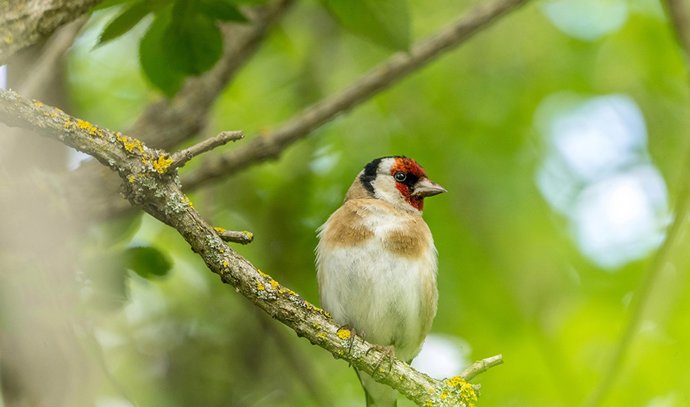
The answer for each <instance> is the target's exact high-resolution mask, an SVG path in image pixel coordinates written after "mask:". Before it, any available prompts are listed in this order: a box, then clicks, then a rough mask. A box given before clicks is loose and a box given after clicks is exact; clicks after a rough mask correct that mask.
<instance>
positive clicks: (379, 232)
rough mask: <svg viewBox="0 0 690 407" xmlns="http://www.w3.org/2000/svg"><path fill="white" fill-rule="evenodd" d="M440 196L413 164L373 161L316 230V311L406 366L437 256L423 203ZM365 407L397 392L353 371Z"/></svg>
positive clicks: (426, 318) (416, 346)
mask: <svg viewBox="0 0 690 407" xmlns="http://www.w3.org/2000/svg"><path fill="white" fill-rule="evenodd" d="M443 192H446V190H445V189H444V188H443V187H441V186H440V185H438V184H436V183H435V182H432V181H430V180H429V178H427V175H426V173H425V172H424V169H422V167H421V166H419V164H417V162H415V160H413V159H411V158H407V157H404V156H392V157H382V158H377V159H375V160H373V161H372V162H370V163H369V164H367V165H366V166H365V167H364V169H363V170H362V171H361V172H360V173H359V174H358V175H357V177H356V178H355V181H354V182H353V183H352V186H350V189H349V190H348V191H347V195H346V196H345V202H344V203H343V204H342V206H340V208H338V209H337V210H336V211H335V212H334V213H333V214H332V215H331V216H330V217H329V218H328V220H327V221H326V223H324V224H323V226H321V227H320V228H319V230H318V237H319V243H318V245H317V247H316V268H317V278H318V284H319V295H320V297H321V306H322V307H323V308H324V309H325V310H326V311H328V312H330V314H331V315H332V316H333V319H334V320H335V321H336V322H337V323H338V324H341V325H343V326H347V327H349V328H351V329H353V330H354V331H355V332H357V333H358V334H360V335H362V336H364V338H365V339H366V340H367V341H369V342H371V343H373V344H376V345H381V346H385V347H389V349H392V350H393V352H394V354H395V356H396V357H398V358H399V359H402V360H404V361H406V362H407V363H410V362H411V361H412V359H413V358H414V357H415V356H416V355H417V353H419V350H420V348H421V346H422V343H423V342H424V338H425V337H426V335H427V333H428V332H429V329H430V328H431V323H432V321H433V319H434V316H435V315H436V302H437V298H438V292H437V289H436V270H437V253H436V247H435V246H434V241H433V238H432V236H431V231H430V230H429V227H428V226H427V224H426V222H424V220H423V219H422V209H423V207H424V198H426V197H429V196H433V195H438V194H440V193H443ZM357 375H358V377H359V379H360V382H361V383H362V387H363V388H364V392H365V395H366V401H367V406H369V407H373V406H376V407H390V406H396V405H397V396H398V394H397V392H396V391H395V390H393V389H391V388H390V387H388V386H386V385H383V384H379V383H377V382H375V381H374V380H373V379H372V378H371V376H369V375H368V374H366V373H364V372H357Z"/></svg>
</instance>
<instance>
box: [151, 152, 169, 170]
mask: <svg viewBox="0 0 690 407" xmlns="http://www.w3.org/2000/svg"><path fill="white" fill-rule="evenodd" d="M172 162H173V160H172V159H171V158H170V157H168V156H167V155H165V154H161V155H159V156H158V159H157V160H155V161H154V162H153V163H152V165H153V169H154V170H156V172H158V173H159V174H165V172H166V171H167V170H168V167H170V164H172Z"/></svg>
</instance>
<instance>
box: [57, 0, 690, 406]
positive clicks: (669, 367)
mask: <svg viewBox="0 0 690 407" xmlns="http://www.w3.org/2000/svg"><path fill="white" fill-rule="evenodd" d="M410 3H411V4H410V6H411V12H412V13H411V14H412V17H413V38H414V39H416V40H418V39H421V38H424V37H425V36H427V35H429V34H431V33H433V32H435V31H437V30H438V29H440V28H441V27H443V26H445V25H446V24H448V23H450V22H451V21H452V20H453V19H454V18H455V17H454V16H460V15H461V14H462V12H463V11H465V10H467V9H469V8H470V7H471V6H473V5H475V4H476V3H478V2H468V1H448V0H432V1H419V0H413V1H411V2H410ZM555 3H556V2H548V1H537V2H531V3H530V4H528V5H527V6H526V7H524V8H522V9H520V10H519V11H517V12H515V13H514V14H511V15H510V16H508V17H506V18H504V19H502V20H501V21H500V22H498V23H497V24H496V25H495V26H493V27H491V28H490V29H488V30H486V31H484V32H481V33H480V34H479V35H477V36H476V38H474V39H472V40H471V41H470V42H468V43H467V44H466V45H464V46H463V47H462V48H461V49H458V50H455V51H452V52H450V53H448V54H447V55H445V56H443V57H442V58H441V59H440V60H438V61H436V62H434V63H433V64H431V65H430V66H428V67H427V68H425V69H423V70H421V71H419V72H416V73H414V74H413V75H411V76H409V77H408V78H407V79H405V80H404V81H403V82H401V83H400V84H398V85H397V86H395V87H393V88H392V89H390V90H388V91H386V92H384V93H382V94H380V95H379V96H376V97H375V98H373V99H372V100H370V101H369V102H367V103H365V104H363V105H361V106H359V107H357V108H356V109H354V110H353V111H351V112H348V113H346V114H342V115H340V116H339V117H338V118H337V119H335V120H334V121H332V122H330V123H328V124H327V125H325V126H323V127H321V128H319V129H317V130H316V131H314V132H313V134H312V135H311V136H310V137H309V138H307V139H306V140H303V141H301V142H299V143H297V144H295V145H294V146H292V147H290V148H289V149H288V150H286V151H285V153H284V154H283V155H282V156H281V157H280V159H279V160H277V161H272V162H268V163H263V164H260V165H257V166H253V167H251V168H250V169H248V170H246V171H243V172H241V173H239V174H237V175H235V176H233V177H231V178H227V179H223V180H222V181H220V182H218V183H215V184H214V185H212V186H209V187H206V188H204V189H202V190H200V191H198V192H194V193H192V194H191V199H192V201H193V202H194V206H195V207H196V208H197V209H198V210H199V211H200V212H201V213H202V214H203V215H204V216H205V217H206V218H207V219H209V220H210V221H211V222H212V223H213V224H215V225H219V226H223V227H226V228H228V229H237V230H245V229H246V230H250V231H252V232H253V233H254V235H255V241H254V243H252V244H251V245H249V246H246V247H245V246H243V247H236V250H238V251H239V252H240V253H241V254H242V255H244V256H246V257H247V258H248V259H249V260H250V261H251V262H252V263H253V264H255V265H256V266H257V267H259V268H261V269H262V270H263V271H265V272H267V273H269V274H270V275H271V276H273V277H274V278H275V279H277V280H278V281H280V282H281V283H282V284H284V285H286V286H288V287H290V288H292V289H294V290H295V291H297V292H299V293H300V294H302V295H303V296H304V297H305V298H306V299H308V300H309V301H312V302H314V303H318V294H317V286H316V279H315V271H314V266H313V261H314V255H313V249H314V247H315V245H316V234H315V230H316V228H317V227H318V226H319V225H320V224H321V223H323V222H324V220H325V219H326V218H327V217H328V215H329V214H330V213H331V212H332V211H333V210H334V209H335V208H337V207H338V206H339V205H340V203H341V200H342V198H343V196H344V193H345V191H346V189H347V188H348V186H349V185H350V183H351V182H352V179H353V177H354V176H355V174H356V173H357V172H358V171H359V170H360V169H361V168H362V166H363V165H364V164H366V163H367V162H368V161H370V160H371V159H373V158H375V157H378V156H383V155H391V154H404V155H407V156H410V157H413V158H415V159H417V160H418V161H419V162H420V163H421V164H422V165H423V166H424V167H425V168H426V170H427V172H428V174H429V175H430V176H431V178H432V179H434V180H435V181H437V182H439V183H440V184H442V185H444V186H445V187H446V188H447V189H448V191H449V192H448V193H447V194H444V195H442V196H439V197H435V198H432V199H429V200H428V202H427V204H426V207H425V213H424V217H425V219H426V221H427V222H428V224H429V226H430V228H431V230H432V231H433V234H434V238H435V241H436V246H437V248H438V251H439V259H440V261H439V275H438V276H439V277H438V284H439V292H440V294H439V311H438V315H437V317H436V320H435V322H434V326H433V334H435V335H440V336H443V337H446V338H457V339H458V340H460V341H461V343H462V344H464V345H463V346H462V352H464V353H466V356H467V359H468V360H474V359H480V358H483V357H487V356H490V355H494V354H497V353H502V354H503V356H504V359H505V364H504V365H503V366H501V367H497V368H495V369H492V370H490V371H489V372H487V373H484V374H483V375H481V376H480V377H479V378H478V379H477V381H478V382H480V383H481V384H482V396H481V399H480V402H479V405H480V406H486V407H488V406H501V407H506V406H532V407H534V406H580V405H584V403H585V400H586V399H587V397H589V396H590V395H591V393H592V392H593V391H594V389H595V388H596V387H597V386H598V384H599V383H600V381H601V380H602V377H603V372H604V370H605V368H606V366H607V365H608V363H609V360H610V357H611V353H612V351H613V349H614V348H615V346H616V343H617V342H618V340H619V338H620V335H621V332H622V328H623V327H624V326H625V324H626V323H627V321H628V319H629V317H630V313H629V311H630V309H629V308H630V307H629V306H630V303H631V298H632V296H633V295H634V292H635V291H636V290H638V289H639V287H640V286H641V284H642V283H643V276H644V274H645V271H646V269H647V267H648V266H649V264H650V259H651V256H652V255H653V252H654V250H639V252H638V253H636V254H635V255H634V256H632V258H633V259H632V260H630V261H626V262H622V263H621V264H618V265H616V266H614V267H608V268H604V267H601V266H599V265H598V264H599V263H598V262H597V259H596V258H592V257H591V256H587V255H585V254H583V252H582V251H581V250H580V249H579V246H578V244H577V237H576V234H575V233H574V227H573V224H572V223H571V220H570V218H569V217H568V214H567V213H562V212H558V211H556V210H554V209H553V208H552V207H551V206H550V205H549V204H548V202H547V201H546V200H545V197H544V195H543V194H542V192H541V191H540V189H539V188H538V186H537V176H538V173H539V170H540V168H541V165H542V163H543V162H545V160H546V159H547V158H548V157H547V156H548V154H550V151H551V150H550V149H549V148H548V141H547V138H546V137H545V135H544V134H543V132H542V131H540V128H539V126H538V123H537V122H536V120H535V117H536V114H537V110H538V108H539V106H540V104H541V103H542V102H543V101H544V100H546V98H547V97H549V96H551V95H554V94H563V93H567V94H570V95H576V96H577V97H579V98H581V99H583V100H585V99H588V98H594V97H598V96H604V95H613V94H615V95H625V96H626V97H628V98H629V99H630V100H632V101H634V103H635V104H636V105H637V107H638V108H639V110H640V111H641V114H642V117H643V118H644V123H645V126H646V130H647V134H648V140H647V144H646V149H647V151H646V152H645V154H648V156H649V158H650V161H651V164H652V165H653V166H654V167H655V168H656V170H658V171H659V173H660V174H661V175H662V177H663V181H664V183H665V185H666V191H665V192H664V193H667V194H668V196H667V200H668V201H669V205H672V204H673V202H675V200H676V196H677V193H678V191H679V190H680V188H681V186H682V184H683V183H685V182H688V179H689V178H688V177H689V176H690V175H688V174H681V173H679V170H680V168H681V164H682V156H683V151H684V149H685V147H686V146H687V145H688V142H687V135H688V132H687V129H688V126H689V125H690V114H688V113H689V112H690V110H689V109H690V100H688V92H687V81H686V79H687V78H686V75H685V70H684V65H683V59H682V57H681V53H680V51H679V49H678V47H677V45H676V43H675V41H674V38H673V35H672V31H671V30H670V28H669V25H668V21H667V19H666V18H665V15H664V11H663V9H662V7H661V5H660V4H658V3H657V2H655V1H648V0H629V1H623V0H620V1H603V2H602V4H605V5H609V6H611V7H617V5H618V6H621V7H623V8H624V15H623V16H624V19H623V21H622V22H621V24H620V25H619V26H616V27H614V28H610V29H608V30H607V31H606V32H605V33H603V34H601V35H597V36H595V38H593V39H581V38H577V37H576V36H574V35H572V34H569V33H567V32H565V31H564V30H562V29H559V27H558V26H557V25H556V24H555V22H554V21H553V20H552V19H551V18H549V15H548V13H547V12H546V11H545V10H546V9H547V8H548V7H549V6H550V5H553V4H555ZM563 3H568V2H563ZM569 3H571V4H572V3H576V2H575V1H571V2H569ZM585 3H588V4H591V3H594V2H585ZM583 4H584V3H583ZM593 10H594V9H593ZM595 11H596V10H595ZM595 11H592V12H593V13H594V12H595ZM112 16H113V14H112V11H111V12H108V11H106V12H100V13H98V14H96V15H95V16H94V17H93V18H92V21H91V22H90V23H89V26H88V27H87V30H86V31H85V32H84V34H83V35H82V36H81V37H80V39H79V40H78V42H77V44H76V46H75V47H74V48H73V49H72V51H71V53H70V58H69V66H68V79H69V85H70V88H69V91H70V96H71V100H72V102H73V103H74V105H75V113H76V115H77V116H80V117H83V118H84V119H87V120H90V121H92V122H94V123H98V124H100V125H103V126H106V127H109V128H112V129H126V128H127V127H128V125H130V124H131V123H132V122H133V120H134V119H135V118H136V117H137V116H138V115H139V114H140V112H141V111H142V109H143V108H144V107H145V106H146V105H147V104H148V103H149V102H151V101H153V100H156V99H157V98H158V97H159V95H158V94H157V93H156V92H155V91H154V90H153V89H152V88H151V87H149V86H148V85H147V84H146V81H145V79H144V78H143V77H142V75H141V73H140V70H139V66H138V63H137V41H138V39H139V38H140V36H141V34H142V33H143V29H144V28H145V27H144V26H143V25H142V26H141V27H137V29H135V30H134V31H133V32H130V33H128V34H127V35H126V36H124V37H123V38H122V39H120V40H117V41H114V42H112V43H110V44H106V45H104V46H102V47H99V48H97V49H92V45H93V43H94V41H95V38H96V35H97V34H98V32H99V29H100V27H102V26H103V24H104V23H105V22H107V21H108V20H109V19H110V18H112ZM573 18H577V15H574V17H573ZM602 18H604V19H605V18H606V16H604V17H602ZM580 23H581V24H584V25H585V26H586V27H588V26H587V25H588V24H592V26H591V27H589V28H587V29H586V30H585V31H588V30H589V32H590V33H591V31H592V30H594V28H595V23H594V22H590V21H589V20H587V18H584V19H583V20H582V21H580ZM389 54H390V51H389V50H387V49H384V48H382V47H380V46H378V45H375V44H372V43H370V42H368V41H367V40H365V39H363V38H360V37H357V36H354V35H352V34H349V33H347V32H346V31H344V30H343V29H342V28H340V27H339V26H338V25H337V23H335V22H334V21H333V19H332V18H331V17H330V16H329V15H328V14H327V12H326V11H325V10H324V8H323V7H322V6H321V5H319V4H318V3H317V2H314V1H303V2H300V3H299V4H297V5H296V6H295V7H294V9H293V10H291V11H290V12H289V14H288V15H287V17H286V18H285V19H284V20H283V21H282V22H281V23H280V24H279V25H278V26H277V27H275V29H274V30H273V31H272V33H271V35H270V36H269V38H268V40H267V41H266V43H265V44H264V45H263V46H262V47H261V49H260V50H259V52H258V53H257V55H256V56H255V57H254V58H253V59H252V60H251V61H250V62H249V63H248V64H247V65H246V67H244V68H243V69H242V70H241V72H240V73H239V75H238V76H237V77H236V79H235V80H234V81H233V82H232V84H230V86H229V87H228V88H227V89H226V90H225V91H224V93H223V94H222V96H221V97H220V99H219V100H218V102H217V103H216V105H215V107H214V109H213V113H212V114H211V120H210V125H209V126H208V128H207V129H206V130H205V131H204V133H203V134H201V135H199V138H203V137H208V136H211V135H214V134H216V133H217V132H219V131H221V130H235V129H241V130H244V131H245V133H246V134H247V135H249V137H251V136H252V135H254V134H257V133H260V132H262V131H265V130H267V129H270V128H272V127H275V126H277V125H278V124H280V123H281V122H282V121H284V120H286V119H288V118H290V117H291V116H292V115H294V114H295V113H296V112H299V111H300V110H301V109H302V108H304V107H305V106H308V105H309V104H311V103H313V102H315V101H318V100H319V99H320V98H322V97H324V96H326V95H331V94H333V93H335V92H337V91H338V90H340V89H343V88H344V87H345V86H347V85H348V84H349V83H350V82H351V81H352V80H354V79H355V78H357V77H359V76H360V75H361V74H363V73H364V72H366V71H367V70H368V69H370V68H371V67H373V66H375V65H376V64H377V63H379V62H380V61H382V60H384V59H385V58H386V57H387V56H388V55H389ZM133 136H136V135H133ZM240 143H242V142H240ZM236 147H237V145H229V146H225V147H223V150H229V149H233V148H236ZM596 153H597V152H596V151H592V152H591V154H596ZM210 154H216V153H210ZM202 160H203V158H202V159H198V160H196V161H197V162H193V163H191V164H190V165H189V168H185V170H184V171H190V170H193V169H194V168H195V167H196V166H197V165H198V164H199V161H202ZM602 177H603V175H602ZM621 210H624V208H621ZM661 215H662V216H661V217H662V218H664V217H665V219H666V220H668V218H669V213H668V212H667V213H665V214H661ZM663 224H664V223H663V221H660V222H659V225H660V226H659V230H657V233H660V232H662V231H663V229H662V226H663ZM93 234H94V236H95V237H94V239H95V240H93V241H94V242H100V243H94V246H98V245H99V244H100V245H102V243H103V240H98V238H97V237H98V236H101V237H102V236H103V235H104V233H103V230H101V229H98V228H95V230H94V231H93ZM688 243H690V242H688V238H683V241H682V242H681V244H679V245H678V246H677V247H675V249H674V250H673V252H672V256H671V257H672V264H668V265H666V266H665V267H664V268H663V271H662V272H661V273H660V277H659V279H658V281H657V284H655V285H654V287H653V291H652V296H651V297H650V302H649V306H648V307H647V308H646V310H645V312H644V314H643V320H642V323H641V328H640V329H639V330H638V332H637V335H636V336H635V339H634V341H633V342H632V344H631V346H630V348H629V351H628V353H627V357H626V358H625V359H624V363H623V364H622V365H621V366H620V368H619V369H618V375H617V380H616V381H615V382H614V384H613V386H612V387H611V390H610V392H609V394H608V395H607V397H606V398H605V400H604V403H603V404H602V405H607V406H649V407H659V406H664V407H666V406H685V405H690V369H688V366H690V341H689V339H690V338H689V337H690V320H689V319H688V312H689V311H690V302H689V301H690V300H689V298H690V295H689V294H690V286H689V282H688V276H687V264H688V263H687V258H688V255H687V253H688V250H687V247H688ZM135 244H150V245H154V246H155V247H157V248H159V249H161V250H162V251H164V252H166V253H168V254H169V256H170V257H171V258H172V260H173V262H174V265H173V269H172V270H171V272H170V273H169V274H168V275H167V276H165V277H163V278H152V279H148V280H145V279H142V278H141V277H139V276H137V275H135V274H131V275H130V276H129V277H128V279H127V281H126V283H127V285H128V291H129V293H128V299H127V301H126V303H125V304H124V305H123V306H122V307H121V308H117V309H114V310H111V311H108V312H107V313H104V314H103V315H102V317H100V318H99V323H98V326H97V332H98V338H99V340H100V342H101V346H102V347H103V350H104V355H105V360H106V362H107V365H108V368H109V369H110V371H111V373H112V379H113V382H112V383H111V385H108V386H105V388H104V390H103V394H104V397H105V396H107V397H108V400H110V401H109V402H110V403H114V404H113V405H117V406H120V405H129V404H128V403H127V402H126V401H125V400H127V399H129V400H130V401H132V402H134V403H135V405H138V406H171V407H174V406H190V405H195V406H209V407H212V406H283V405H284V406H313V405H319V401H317V400H320V399H318V398H316V397H315V396H314V395H313V393H312V392H311V391H310V390H308V388H309V386H308V385H307V384H305V383H313V385H314V386H315V387H316V388H317V389H318V392H319V393H320V397H321V400H323V399H325V400H328V401H329V402H330V403H332V405H334V406H358V405H362V404H363V395H362V392H361V390H360V388H359V385H358V382H357V379H356V377H355V374H354V373H353V371H352V370H351V369H349V368H348V367H347V364H346V363H344V362H342V361H338V360H335V359H333V358H332V357H331V356H330V354H328V353H326V352H325V351H323V350H321V349H320V348H317V347H314V346H311V345H310V344H309V343H308V341H306V340H304V339H299V338H297V337H296V336H295V335H294V333H292V332H291V331H290V330H288V329H287V328H285V327H284V326H282V325H280V324H279V323H277V322H275V321H270V320H269V319H267V318H266V317H265V316H264V315H262V314H260V313H259V312H258V311H256V310H255V309H254V308H253V306H252V305H251V304H249V302H248V301H246V300H245V299H243V298H242V297H241V296H239V295H238V294H236V293H235V292H234V291H233V290H232V289H231V288H230V287H228V286H226V285H223V284H221V282H220V281H219V279H218V278H217V276H215V275H213V274H212V273H210V272H208V270H207V269H206V268H205V266H204V264H203V263H202V262H201V261H200V259H199V258H198V257H197V256H196V255H195V254H194V253H192V252H191V251H190V250H189V248H188V246H187V245H186V244H185V242H184V241H183V240H182V239H181V238H180V237H179V236H178V235H177V234H176V233H175V232H174V231H173V230H172V229H170V228H168V227H166V226H164V225H161V224H160V223H158V222H156V221H155V220H152V219H150V218H146V217H145V218H144V219H143V220H142V222H141V226H140V227H139V229H138V230H137V231H136V233H135V234H134V235H133V237H132V240H131V241H130V240H126V241H120V242H118V243H117V245H124V246H126V245H135ZM94 250H95V249H94ZM612 250H615V247H614V248H613V249H612ZM113 383H117V385H115V384H113ZM401 405H411V403H409V402H407V401H404V402H401Z"/></svg>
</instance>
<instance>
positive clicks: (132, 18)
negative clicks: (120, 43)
mask: <svg viewBox="0 0 690 407" xmlns="http://www.w3.org/2000/svg"><path fill="white" fill-rule="evenodd" d="M150 11H151V9H150V8H149V5H148V3H147V2H146V1H145V0H144V1H138V2H136V3H134V4H132V5H130V6H129V8H127V9H126V10H125V11H123V12H122V13H120V15H118V16H117V17H115V18H114V19H113V21H111V22H110V23H109V24H108V25H107V26H106V27H105V28H104V29H103V32H102V33H101V35H100V37H99V38H98V43H97V44H96V46H99V45H102V44H104V43H106V42H108V41H110V40H113V39H115V38H117V37H119V36H121V35H122V34H124V33H126V32H127V31H129V30H131V29H132V28H133V27H134V26H135V25H137V23H139V21H141V19H142V18H144V17H146V15H147V14H148V13H149V12H150Z"/></svg>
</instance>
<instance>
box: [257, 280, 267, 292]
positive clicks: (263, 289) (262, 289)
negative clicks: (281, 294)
mask: <svg viewBox="0 0 690 407" xmlns="http://www.w3.org/2000/svg"><path fill="white" fill-rule="evenodd" d="M256 289H257V290H259V291H265V290H266V286H265V285H264V283H262V282H261V281H257V282H256Z"/></svg>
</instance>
